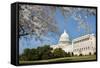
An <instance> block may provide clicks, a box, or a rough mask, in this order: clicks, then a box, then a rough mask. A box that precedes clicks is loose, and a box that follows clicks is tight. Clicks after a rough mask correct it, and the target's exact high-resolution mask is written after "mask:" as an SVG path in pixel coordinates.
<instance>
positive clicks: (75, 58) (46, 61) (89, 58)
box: [19, 55, 96, 64]
mask: <svg viewBox="0 0 100 68" xmlns="http://www.w3.org/2000/svg"><path fill="white" fill-rule="evenodd" d="M85 60H96V55H90V56H73V57H64V58H55V59H48V60H38V61H19V64H28V63H34V64H35V63H50V62H70V61H85Z"/></svg>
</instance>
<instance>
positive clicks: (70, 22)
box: [19, 10, 96, 53]
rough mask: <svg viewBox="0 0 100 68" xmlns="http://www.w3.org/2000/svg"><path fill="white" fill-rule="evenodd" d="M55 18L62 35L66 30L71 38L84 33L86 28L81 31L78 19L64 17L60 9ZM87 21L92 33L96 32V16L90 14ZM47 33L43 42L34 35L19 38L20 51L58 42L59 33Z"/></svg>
mask: <svg viewBox="0 0 100 68" xmlns="http://www.w3.org/2000/svg"><path fill="white" fill-rule="evenodd" d="M83 16H84V14H83ZM55 20H56V21H57V25H58V27H59V32H60V35H61V34H62V33H63V31H64V30H66V32H67V33H68V34H69V38H70V40H72V39H74V38H77V37H79V36H81V35H83V33H84V29H80V31H78V30H77V29H78V28H77V27H78V26H79V25H78V23H77V21H76V20H74V19H73V18H72V17H68V18H67V20H66V19H65V18H64V17H63V15H62V14H61V11H60V10H57V11H56V14H55ZM86 21H87V22H88V24H89V26H90V28H91V30H92V31H91V33H94V34H95V32H96V17H95V16H89V17H88V18H87V19H86ZM47 35H48V36H45V37H43V38H42V39H43V42H41V41H39V40H35V38H34V37H33V38H31V39H25V38H23V37H22V38H21V39H20V40H19V53H22V52H23V49H25V48H36V47H38V46H43V45H45V44H49V45H53V44H57V43H58V41H59V37H60V35H57V34H56V33H52V32H48V34H47Z"/></svg>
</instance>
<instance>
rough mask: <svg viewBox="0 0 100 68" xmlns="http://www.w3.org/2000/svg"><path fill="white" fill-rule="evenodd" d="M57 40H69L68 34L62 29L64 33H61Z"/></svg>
mask: <svg viewBox="0 0 100 68" xmlns="http://www.w3.org/2000/svg"><path fill="white" fill-rule="evenodd" d="M59 41H69V35H68V34H67V33H66V31H65V30H64V33H63V34H61V36H60V40H59Z"/></svg>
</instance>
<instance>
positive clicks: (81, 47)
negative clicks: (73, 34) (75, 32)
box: [51, 31, 96, 55]
mask: <svg viewBox="0 0 100 68" xmlns="http://www.w3.org/2000/svg"><path fill="white" fill-rule="evenodd" d="M70 42H71V41H70V40H69V36H68V34H67V33H66V31H64V33H63V34H62V35H61V37H60V40H59V43H58V44H57V45H52V46H51V47H52V48H53V49H55V48H62V49H63V50H64V51H65V52H67V53H68V52H70V53H72V52H73V54H74V55H80V54H82V55H89V54H94V53H95V52H96V38H95V35H94V34H87V35H84V36H81V37H78V38H76V39H73V40H72V42H71V43H70Z"/></svg>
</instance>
